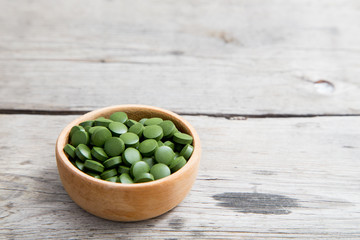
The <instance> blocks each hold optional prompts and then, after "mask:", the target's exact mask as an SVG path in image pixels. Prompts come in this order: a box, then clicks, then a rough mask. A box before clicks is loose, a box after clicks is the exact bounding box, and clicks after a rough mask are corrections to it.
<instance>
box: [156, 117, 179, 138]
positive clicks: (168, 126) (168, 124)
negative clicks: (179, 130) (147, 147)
mask: <svg viewBox="0 0 360 240" xmlns="http://www.w3.org/2000/svg"><path fill="white" fill-rule="evenodd" d="M159 126H160V127H161V128H162V129H163V133H164V138H171V137H172V136H173V135H174V133H175V132H176V127H175V124H174V123H173V122H172V121H170V120H165V121H163V122H161V123H160V124H159Z"/></svg>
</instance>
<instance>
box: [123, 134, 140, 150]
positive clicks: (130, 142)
mask: <svg viewBox="0 0 360 240" xmlns="http://www.w3.org/2000/svg"><path fill="white" fill-rule="evenodd" d="M120 138H121V139H122V140H123V141H124V143H125V146H126V147H135V146H136V145H138V144H139V136H138V135H136V134H135V133H132V132H127V133H124V134H122V135H121V136H120Z"/></svg>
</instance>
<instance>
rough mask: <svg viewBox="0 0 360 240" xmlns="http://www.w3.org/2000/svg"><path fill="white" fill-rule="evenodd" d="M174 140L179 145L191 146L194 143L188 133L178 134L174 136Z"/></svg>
mask: <svg viewBox="0 0 360 240" xmlns="http://www.w3.org/2000/svg"><path fill="white" fill-rule="evenodd" d="M173 140H174V142H176V143H179V144H191V143H192V141H193V138H192V136H190V135H189V134H186V133H181V132H177V133H175V134H174V136H173Z"/></svg>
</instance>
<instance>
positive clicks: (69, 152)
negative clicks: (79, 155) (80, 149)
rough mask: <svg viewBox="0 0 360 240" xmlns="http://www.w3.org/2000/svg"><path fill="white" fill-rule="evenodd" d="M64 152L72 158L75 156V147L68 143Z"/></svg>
mask: <svg viewBox="0 0 360 240" xmlns="http://www.w3.org/2000/svg"><path fill="white" fill-rule="evenodd" d="M64 152H65V153H66V154H67V155H68V156H69V157H71V158H72V159H74V158H75V156H76V155H75V147H73V146H71V145H70V144H66V145H65V147H64Z"/></svg>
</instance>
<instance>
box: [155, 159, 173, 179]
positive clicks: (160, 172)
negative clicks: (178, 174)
mask: <svg viewBox="0 0 360 240" xmlns="http://www.w3.org/2000/svg"><path fill="white" fill-rule="evenodd" d="M150 173H151V174H152V175H153V176H154V179H155V180H157V179H160V178H164V177H167V176H169V175H170V174H171V171H170V168H169V167H168V166H167V165H165V164H163V163H157V164H155V165H154V166H152V168H151V170H150Z"/></svg>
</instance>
